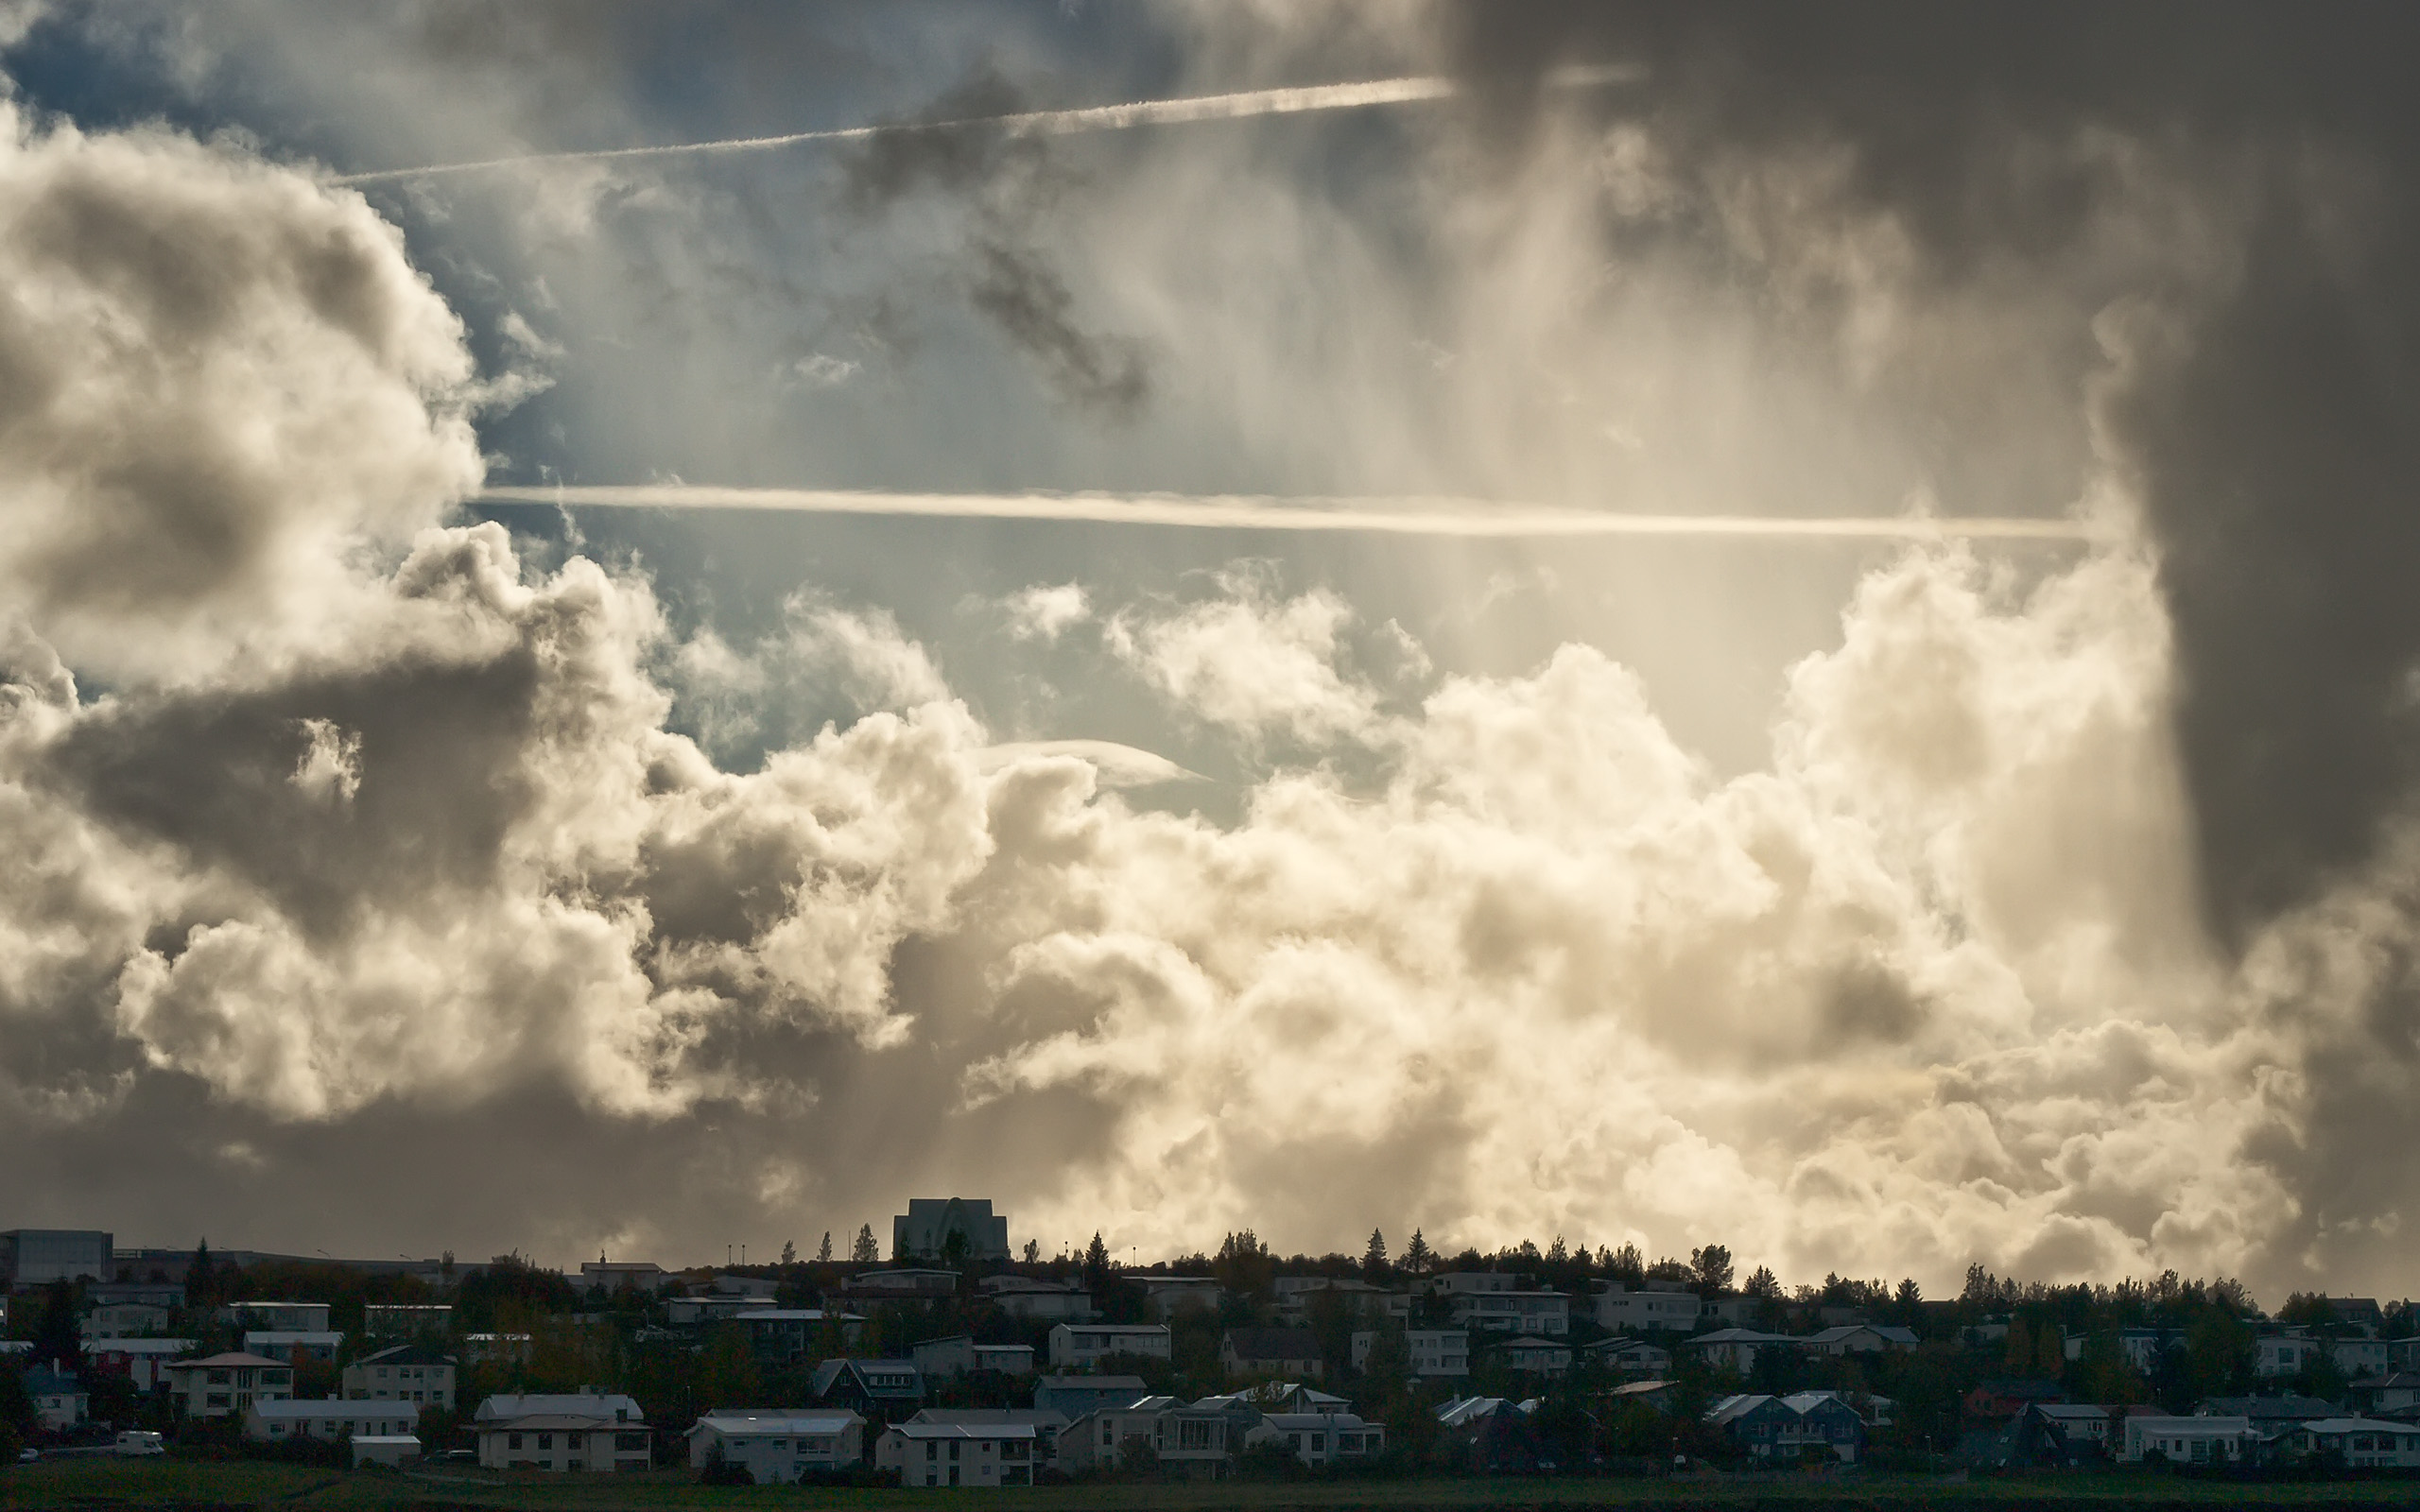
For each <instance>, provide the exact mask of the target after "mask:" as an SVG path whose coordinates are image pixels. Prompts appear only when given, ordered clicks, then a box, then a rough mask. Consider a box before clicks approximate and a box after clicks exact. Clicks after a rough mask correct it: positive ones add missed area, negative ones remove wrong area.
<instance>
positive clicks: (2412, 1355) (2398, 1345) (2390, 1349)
mask: <svg viewBox="0 0 2420 1512" xmlns="http://www.w3.org/2000/svg"><path fill="white" fill-rule="evenodd" d="M2386 1364H2387V1368H2388V1369H2390V1370H2420V1334H2414V1335H2413V1336H2412V1337H2411V1338H2408V1339H2389V1340H2387V1341H2386Z"/></svg>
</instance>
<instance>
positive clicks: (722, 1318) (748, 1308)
mask: <svg viewBox="0 0 2420 1512" xmlns="http://www.w3.org/2000/svg"><path fill="white" fill-rule="evenodd" d="M764 1306H765V1304H764V1303H762V1302H760V1301H758V1300H757V1299H756V1298H754V1297H715V1296H707V1297H673V1298H672V1299H671V1300H670V1301H668V1302H666V1303H665V1304H664V1315H665V1317H666V1319H668V1320H669V1321H670V1322H671V1323H672V1324H673V1325H674V1326H676V1327H680V1328H690V1327H694V1326H696V1325H697V1324H700V1323H728V1322H730V1321H731V1320H733V1319H734V1318H736V1317H737V1316H739V1314H742V1313H753V1312H758V1311H761V1310H762V1309H763V1308H764Z"/></svg>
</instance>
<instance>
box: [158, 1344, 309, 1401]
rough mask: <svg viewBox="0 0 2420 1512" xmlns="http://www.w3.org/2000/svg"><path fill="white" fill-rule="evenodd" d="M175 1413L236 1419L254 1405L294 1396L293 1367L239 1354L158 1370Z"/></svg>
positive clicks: (182, 1362) (178, 1361)
mask: <svg viewBox="0 0 2420 1512" xmlns="http://www.w3.org/2000/svg"><path fill="white" fill-rule="evenodd" d="M160 1373H161V1374H162V1375H163V1376H164V1377H166V1378H167V1383H168V1391H169V1394H170V1397H171V1399H172V1400H174V1401H175V1402H176V1404H177V1409H178V1411H180V1412H181V1413H182V1414H183V1415H184V1416H185V1417H238V1416H241V1415H242V1414H243V1412H244V1411H245V1410H246V1409H247V1408H249V1407H251V1404H252V1403H253V1402H256V1401H283V1400H285V1399H287V1398H289V1397H291V1396H293V1395H294V1367H293V1366H290V1365H286V1364H285V1363H283V1362H281V1361H277V1360H264V1359H262V1358H261V1357H260V1356H259V1355H257V1354H246V1353H243V1352H242V1351H240V1350H238V1351H236V1352H233V1353H229V1354H213V1355H208V1356H205V1357H204V1358H202V1359H199V1360H176V1361H171V1362H170V1363H169V1364H167V1365H164V1366H160Z"/></svg>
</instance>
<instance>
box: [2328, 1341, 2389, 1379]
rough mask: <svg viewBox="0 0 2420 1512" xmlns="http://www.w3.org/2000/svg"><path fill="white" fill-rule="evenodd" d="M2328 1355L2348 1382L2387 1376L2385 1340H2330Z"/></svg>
mask: <svg viewBox="0 0 2420 1512" xmlns="http://www.w3.org/2000/svg"><path fill="white" fill-rule="evenodd" d="M2327 1354H2328V1358H2329V1359H2331V1360H2333V1361H2335V1362H2336V1368H2337V1369H2339V1370H2341V1371H2342V1372H2343V1373H2344V1377H2345V1379H2346V1380H2348V1381H2359V1380H2360V1379H2361V1378H2362V1377H2363V1376H2382V1375H2384V1374H2386V1341H2385V1340H2384V1339H2367V1338H2363V1339H2330V1340H2328V1341H2327Z"/></svg>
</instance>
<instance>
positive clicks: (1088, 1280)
mask: <svg viewBox="0 0 2420 1512" xmlns="http://www.w3.org/2000/svg"><path fill="white" fill-rule="evenodd" d="M1084 1289H1085V1290H1086V1291H1088V1292H1091V1293H1092V1294H1094V1295H1095V1296H1096V1297H1098V1295H1100V1293H1102V1292H1104V1291H1106V1290H1108V1289H1109V1246H1107V1245H1105V1244H1103V1243H1101V1238H1100V1230H1099V1229H1094V1230H1093V1242H1092V1243H1091V1244H1089V1245H1086V1246H1084Z"/></svg>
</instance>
